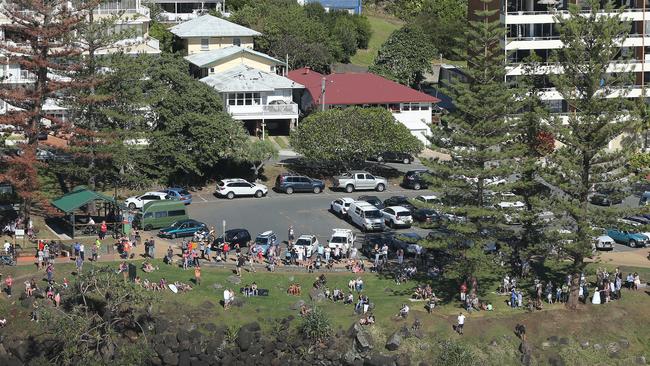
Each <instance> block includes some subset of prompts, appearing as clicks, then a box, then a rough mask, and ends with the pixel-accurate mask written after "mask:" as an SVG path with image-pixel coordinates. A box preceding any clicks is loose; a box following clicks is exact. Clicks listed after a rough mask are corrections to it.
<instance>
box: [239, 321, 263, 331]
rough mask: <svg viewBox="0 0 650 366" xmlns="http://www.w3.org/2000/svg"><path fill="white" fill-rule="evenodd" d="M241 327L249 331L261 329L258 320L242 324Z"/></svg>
mask: <svg viewBox="0 0 650 366" xmlns="http://www.w3.org/2000/svg"><path fill="white" fill-rule="evenodd" d="M242 328H246V329H248V330H249V331H250V332H259V331H260V330H262V328H261V327H260V324H259V323H258V322H252V323H248V324H246V325H244V326H243V327H242Z"/></svg>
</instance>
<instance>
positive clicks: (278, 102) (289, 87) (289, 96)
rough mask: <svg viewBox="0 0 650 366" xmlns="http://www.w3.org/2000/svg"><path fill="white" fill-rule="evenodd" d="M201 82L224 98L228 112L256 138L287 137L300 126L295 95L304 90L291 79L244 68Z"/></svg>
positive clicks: (204, 79)
mask: <svg viewBox="0 0 650 366" xmlns="http://www.w3.org/2000/svg"><path fill="white" fill-rule="evenodd" d="M201 81H202V82H204V83H206V84H207V85H209V86H211V87H213V88H214V89H215V90H216V91H217V92H218V93H219V94H220V95H221V99H222V100H223V103H224V110H226V111H227V112H228V113H229V114H230V115H231V116H232V117H233V118H234V119H237V120H240V121H243V122H244V126H245V127H246V128H247V129H248V131H249V133H250V134H251V135H253V136H262V134H267V133H270V134H280V135H287V134H288V133H289V131H290V129H291V128H293V127H294V126H295V125H296V124H297V123H298V113H299V110H298V104H296V103H294V101H293V93H294V90H296V89H302V88H304V86H302V85H301V84H299V83H296V82H294V81H292V80H290V79H288V78H285V77H283V76H280V75H277V74H276V73H273V72H266V71H262V70H259V69H256V68H253V67H251V66H248V65H245V64H240V65H238V66H235V67H233V68H231V69H228V70H226V71H223V72H219V73H216V74H214V75H210V76H207V77H204V78H202V79H201Z"/></svg>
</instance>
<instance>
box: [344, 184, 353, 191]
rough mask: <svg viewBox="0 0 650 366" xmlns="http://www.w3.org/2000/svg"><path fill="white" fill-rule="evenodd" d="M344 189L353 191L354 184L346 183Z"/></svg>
mask: <svg viewBox="0 0 650 366" xmlns="http://www.w3.org/2000/svg"><path fill="white" fill-rule="evenodd" d="M345 191H346V192H348V193H352V192H354V186H353V185H352V184H348V185H347V186H345Z"/></svg>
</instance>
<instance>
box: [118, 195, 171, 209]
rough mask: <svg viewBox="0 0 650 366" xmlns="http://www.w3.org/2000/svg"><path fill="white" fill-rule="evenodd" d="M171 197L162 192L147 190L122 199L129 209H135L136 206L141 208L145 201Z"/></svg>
mask: <svg viewBox="0 0 650 366" xmlns="http://www.w3.org/2000/svg"><path fill="white" fill-rule="evenodd" d="M168 199H171V197H169V196H168V195H167V193H164V192H147V193H145V194H143V195H140V196H133V197H129V198H127V199H126V201H124V203H125V204H126V205H127V206H128V207H129V208H130V209H131V210H135V209H136V208H138V209H141V208H142V207H143V206H144V205H145V204H146V203H148V202H152V201H160V200H168Z"/></svg>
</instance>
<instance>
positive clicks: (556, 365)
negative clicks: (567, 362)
mask: <svg viewBox="0 0 650 366" xmlns="http://www.w3.org/2000/svg"><path fill="white" fill-rule="evenodd" d="M548 364H549V365H551V366H564V360H563V359H562V358H561V357H560V356H551V357H549V358H548Z"/></svg>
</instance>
